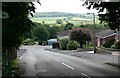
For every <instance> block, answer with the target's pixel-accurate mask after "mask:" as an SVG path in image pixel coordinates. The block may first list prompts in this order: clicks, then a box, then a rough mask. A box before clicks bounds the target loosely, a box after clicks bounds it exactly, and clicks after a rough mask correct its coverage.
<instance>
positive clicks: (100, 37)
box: [96, 29, 120, 47]
mask: <svg viewBox="0 0 120 78" xmlns="http://www.w3.org/2000/svg"><path fill="white" fill-rule="evenodd" d="M109 39H115V40H116V41H117V40H120V32H115V31H114V30H110V29H108V30H104V31H101V32H99V33H97V34H96V46H97V47H100V46H101V45H103V44H104V43H105V42H106V41H107V40H109Z"/></svg>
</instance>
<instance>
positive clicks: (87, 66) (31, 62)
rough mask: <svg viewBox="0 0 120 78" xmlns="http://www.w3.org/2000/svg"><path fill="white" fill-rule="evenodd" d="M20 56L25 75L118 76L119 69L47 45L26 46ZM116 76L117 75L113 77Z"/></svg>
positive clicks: (90, 77) (88, 77)
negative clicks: (47, 49)
mask: <svg viewBox="0 0 120 78" xmlns="http://www.w3.org/2000/svg"><path fill="white" fill-rule="evenodd" d="M23 48H25V49H27V51H26V52H25V53H24V54H23V56H22V57H20V60H21V61H20V63H21V67H23V68H24V69H25V70H24V73H23V76H36V77H37V78H39V77H40V76H69V77H70V76H72V77H78V76H79V77H80V78H81V77H84V78H94V77H97V76H98V77H99V76H101V77H102V76H104V77H105V78H107V77H108V78H109V77H110V76H111V77H112V76H118V73H119V70H118V69H115V68H112V67H109V66H107V65H104V64H100V63H96V62H92V61H89V60H86V59H83V58H79V57H74V56H70V55H65V54H60V53H54V52H50V51H46V50H44V48H46V47H45V46H36V45H35V46H24V47H23ZM103 60H104V59H103ZM113 78H115V77H113Z"/></svg>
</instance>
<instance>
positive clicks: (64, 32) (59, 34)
mask: <svg viewBox="0 0 120 78" xmlns="http://www.w3.org/2000/svg"><path fill="white" fill-rule="evenodd" d="M70 32H71V30H66V31H63V32H57V38H61V37H64V36H69V35H70Z"/></svg>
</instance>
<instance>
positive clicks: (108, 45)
mask: <svg viewBox="0 0 120 78" xmlns="http://www.w3.org/2000/svg"><path fill="white" fill-rule="evenodd" d="M114 41H115V39H109V40H107V41H106V42H105V43H104V44H103V47H105V48H111V46H112V45H113V44H114Z"/></svg>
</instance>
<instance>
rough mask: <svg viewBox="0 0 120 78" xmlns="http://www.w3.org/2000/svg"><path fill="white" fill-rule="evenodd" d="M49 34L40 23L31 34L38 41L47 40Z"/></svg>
mask: <svg viewBox="0 0 120 78" xmlns="http://www.w3.org/2000/svg"><path fill="white" fill-rule="evenodd" d="M49 35H50V33H49V32H48V30H47V28H46V27H44V26H42V25H39V26H37V27H35V28H34V29H33V36H34V37H36V38H37V40H38V41H39V42H41V41H47V39H48V38H49Z"/></svg>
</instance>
